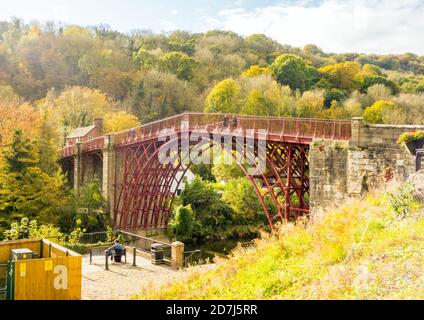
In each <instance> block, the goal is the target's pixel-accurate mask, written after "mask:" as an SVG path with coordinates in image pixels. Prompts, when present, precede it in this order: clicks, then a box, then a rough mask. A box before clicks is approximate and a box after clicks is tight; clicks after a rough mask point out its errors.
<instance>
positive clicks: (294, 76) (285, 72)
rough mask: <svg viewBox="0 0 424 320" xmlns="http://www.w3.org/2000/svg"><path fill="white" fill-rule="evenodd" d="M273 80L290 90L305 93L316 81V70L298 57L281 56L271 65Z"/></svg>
mask: <svg viewBox="0 0 424 320" xmlns="http://www.w3.org/2000/svg"><path fill="white" fill-rule="evenodd" d="M271 69H272V72H273V75H274V77H275V79H276V80H277V81H278V83H280V84H281V85H287V86H289V87H290V88H291V89H292V90H300V91H305V90H307V89H309V88H310V87H311V86H312V85H313V84H314V83H316V82H317V81H318V80H319V79H318V72H317V70H316V69H315V68H314V67H313V66H311V65H310V64H308V62H307V61H306V60H304V59H302V58H301V57H299V56H296V55H293V54H283V55H281V56H279V57H278V58H277V59H276V60H275V61H274V63H273V64H272V65H271Z"/></svg>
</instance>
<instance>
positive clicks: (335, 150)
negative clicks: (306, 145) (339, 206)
mask: <svg viewBox="0 0 424 320" xmlns="http://www.w3.org/2000/svg"><path fill="white" fill-rule="evenodd" d="M348 147H349V144H348V142H347V141H340V142H337V141H323V140H320V141H314V142H313V143H312V144H311V147H310V150H309V164H310V173H309V178H310V195H311V198H310V204H311V207H312V208H314V207H319V206H330V205H332V204H335V203H338V202H341V201H343V199H344V198H346V193H347V170H348V163H347V159H348Z"/></svg>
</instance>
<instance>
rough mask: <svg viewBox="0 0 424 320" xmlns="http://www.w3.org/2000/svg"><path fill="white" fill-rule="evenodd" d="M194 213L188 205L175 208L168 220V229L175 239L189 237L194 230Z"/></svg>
mask: <svg viewBox="0 0 424 320" xmlns="http://www.w3.org/2000/svg"><path fill="white" fill-rule="evenodd" d="M194 222H195V219H194V213H193V209H192V208H191V206H190V205H188V206H178V207H176V208H175V211H174V216H173V217H172V219H171V220H170V221H169V228H168V231H169V233H170V234H171V235H173V236H175V237H176V239H177V240H185V239H190V238H191V237H192V234H193V230H194Z"/></svg>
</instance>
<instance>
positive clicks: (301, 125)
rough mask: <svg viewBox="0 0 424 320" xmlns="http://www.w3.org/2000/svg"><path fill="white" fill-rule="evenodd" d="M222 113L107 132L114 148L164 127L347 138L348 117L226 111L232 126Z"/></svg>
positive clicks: (89, 145)
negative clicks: (242, 114) (272, 114)
mask: <svg viewBox="0 0 424 320" xmlns="http://www.w3.org/2000/svg"><path fill="white" fill-rule="evenodd" d="M224 116H225V115H224V114H209V113H184V114H181V115H177V116H173V117H170V118H166V119H162V120H158V121H155V122H152V123H148V124H145V125H142V126H139V127H136V128H133V129H129V130H125V131H123V132H119V133H115V134H111V136H112V141H113V146H114V147H115V148H119V147H125V146H128V145H132V144H136V143H139V142H143V141H149V140H153V139H158V138H159V137H160V136H161V135H163V134H166V132H165V130H168V132H169V130H174V131H175V132H176V133H180V132H184V131H189V132H207V133H214V132H219V133H220V134H223V135H232V136H246V134H247V130H254V131H255V132H256V133H258V131H259V130H263V131H264V133H265V134H266V139H267V140H269V141H282V142H288V143H301V144H310V143H311V142H312V140H313V139H333V140H350V138H351V126H352V125H351V121H349V120H347V121H346V120H326V119H305V118H279V117H257V116H241V115H227V116H228V117H229V119H230V121H229V123H230V126H231V122H232V121H231V119H232V118H234V117H235V118H236V119H237V127H236V128H232V129H230V128H228V127H227V128H225V127H224ZM109 138H110V137H109V136H102V137H99V138H95V139H92V140H90V141H87V142H83V143H81V152H83V153H84V152H92V151H97V150H101V149H102V148H103V146H104V144H105V139H109ZM74 154H75V146H66V147H65V148H63V149H62V150H61V157H62V158H66V157H70V156H73V155H74Z"/></svg>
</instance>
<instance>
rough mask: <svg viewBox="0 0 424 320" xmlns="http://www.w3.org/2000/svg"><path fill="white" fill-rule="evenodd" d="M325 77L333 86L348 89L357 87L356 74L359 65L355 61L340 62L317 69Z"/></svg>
mask: <svg viewBox="0 0 424 320" xmlns="http://www.w3.org/2000/svg"><path fill="white" fill-rule="evenodd" d="M319 72H320V73H321V74H322V75H323V77H324V78H325V79H327V80H328V81H330V83H331V84H332V85H333V87H335V88H338V89H343V90H348V91H353V90H354V89H356V88H358V86H359V82H358V76H359V75H360V72H361V66H360V65H359V64H358V63H356V62H350V61H349V62H342V63H338V64H333V65H329V66H326V67H322V68H320V69H319Z"/></svg>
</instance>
